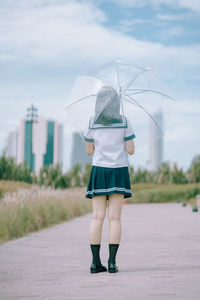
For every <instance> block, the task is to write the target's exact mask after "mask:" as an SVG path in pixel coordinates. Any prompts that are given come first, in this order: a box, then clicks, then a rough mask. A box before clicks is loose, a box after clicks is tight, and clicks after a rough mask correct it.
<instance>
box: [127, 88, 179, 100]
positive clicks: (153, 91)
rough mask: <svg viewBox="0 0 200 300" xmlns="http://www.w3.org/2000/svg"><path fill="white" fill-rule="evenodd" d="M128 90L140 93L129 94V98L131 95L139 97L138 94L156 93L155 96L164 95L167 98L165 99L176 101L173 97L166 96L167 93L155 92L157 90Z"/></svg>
mask: <svg viewBox="0 0 200 300" xmlns="http://www.w3.org/2000/svg"><path fill="white" fill-rule="evenodd" d="M128 90H130V91H131V90H133V91H134V90H135V91H138V92H136V93H131V94H127V95H129V96H131V95H137V94H142V93H146V92H151V93H155V94H160V95H162V96H165V97H167V98H169V99H171V100H174V101H175V99H174V98H173V97H170V96H168V95H167V94H165V93H162V92H159V91H155V90H150V89H128Z"/></svg>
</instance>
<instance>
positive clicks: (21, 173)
mask: <svg viewBox="0 0 200 300" xmlns="http://www.w3.org/2000/svg"><path fill="white" fill-rule="evenodd" d="M0 179H4V180H15V181H25V182H28V183H32V176H31V170H30V169H29V168H28V167H27V166H26V163H24V164H19V165H16V164H15V162H14V159H13V158H7V157H6V156H5V153H4V154H3V155H2V156H1V157H0Z"/></svg>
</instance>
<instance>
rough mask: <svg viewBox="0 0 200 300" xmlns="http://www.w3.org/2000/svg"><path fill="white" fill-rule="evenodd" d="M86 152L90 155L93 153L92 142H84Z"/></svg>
mask: <svg viewBox="0 0 200 300" xmlns="http://www.w3.org/2000/svg"><path fill="white" fill-rule="evenodd" d="M86 152H87V154H88V155H92V154H93V153H94V144H93V143H89V142H86Z"/></svg>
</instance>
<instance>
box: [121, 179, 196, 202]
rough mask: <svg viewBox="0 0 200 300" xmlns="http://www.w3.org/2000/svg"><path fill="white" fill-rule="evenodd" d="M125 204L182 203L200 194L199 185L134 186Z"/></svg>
mask: <svg viewBox="0 0 200 300" xmlns="http://www.w3.org/2000/svg"><path fill="white" fill-rule="evenodd" d="M132 191H133V197H132V198H127V199H126V202H127V203H160V202H182V201H188V200H189V199H192V198H195V196H196V195H197V194H200V184H136V185H133V187H132Z"/></svg>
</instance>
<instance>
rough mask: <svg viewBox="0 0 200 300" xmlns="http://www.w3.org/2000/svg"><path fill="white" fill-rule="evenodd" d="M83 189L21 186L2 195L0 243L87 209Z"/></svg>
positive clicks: (87, 201)
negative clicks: (25, 187)
mask: <svg viewBox="0 0 200 300" xmlns="http://www.w3.org/2000/svg"><path fill="white" fill-rule="evenodd" d="M84 193H85V189H83V188H70V189H66V190H53V189H50V188H39V187H38V186H32V187H31V188H29V189H28V190H27V189H21V190H18V192H15V193H14V194H13V195H11V194H6V195H5V197H4V198H3V199H2V201H1V204H0V244H1V243H4V242H6V241H9V240H12V239H16V238H19V237H22V236H24V235H26V234H28V233H30V232H34V231H38V230H40V229H43V228H47V227H50V226H52V225H54V224H58V223H61V222H64V221H67V220H70V219H72V218H74V217H78V216H81V215H83V214H85V213H88V212H90V211H91V200H90V199H84Z"/></svg>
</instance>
